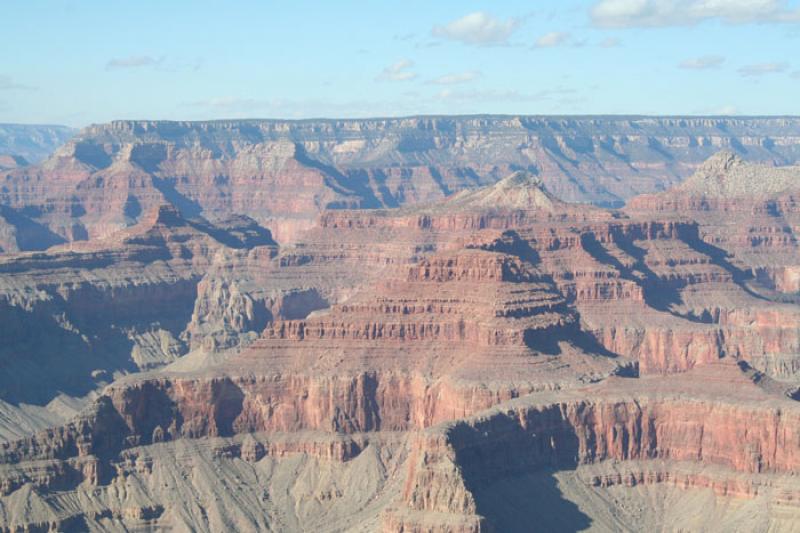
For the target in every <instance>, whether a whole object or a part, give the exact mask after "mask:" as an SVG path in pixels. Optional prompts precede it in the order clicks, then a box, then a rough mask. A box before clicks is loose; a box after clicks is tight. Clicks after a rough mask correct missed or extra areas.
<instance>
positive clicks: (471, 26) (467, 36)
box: [431, 11, 520, 46]
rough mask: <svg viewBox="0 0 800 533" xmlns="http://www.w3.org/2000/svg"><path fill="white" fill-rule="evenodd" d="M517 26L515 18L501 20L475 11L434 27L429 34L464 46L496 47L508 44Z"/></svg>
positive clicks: (517, 22)
mask: <svg viewBox="0 0 800 533" xmlns="http://www.w3.org/2000/svg"><path fill="white" fill-rule="evenodd" d="M519 24H520V22H519V20H517V19H515V18H509V19H506V20H501V19H498V18H495V17H493V16H492V15H490V14H488V13H486V12H484V11H477V12H475V13H470V14H469V15H465V16H463V17H461V18H459V19H456V20H454V21H452V22H449V23H448V24H445V25H444V26H434V28H433V30H431V34H432V35H433V36H434V37H441V38H443V39H450V40H453V41H460V42H462V43H465V44H473V45H483V46H487V45H497V44H505V43H506V42H508V39H509V38H510V37H511V35H512V34H513V33H514V31H516V29H517V28H518V27H519Z"/></svg>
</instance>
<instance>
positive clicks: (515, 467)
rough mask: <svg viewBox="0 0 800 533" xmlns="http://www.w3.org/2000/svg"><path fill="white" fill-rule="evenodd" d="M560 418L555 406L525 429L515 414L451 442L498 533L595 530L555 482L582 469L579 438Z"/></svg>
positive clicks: (456, 432)
mask: <svg viewBox="0 0 800 533" xmlns="http://www.w3.org/2000/svg"><path fill="white" fill-rule="evenodd" d="M540 417H541V418H540ZM560 418H561V413H560V411H559V408H558V406H554V407H547V408H544V409H543V410H541V411H537V412H536V414H535V415H533V418H531V419H529V420H527V422H526V424H525V428H523V426H522V425H521V424H520V419H519V418H518V417H517V416H513V415H512V414H510V413H507V414H497V415H495V416H493V417H492V418H491V419H489V420H487V421H486V422H485V423H479V424H477V425H476V426H470V425H467V424H462V425H459V426H457V427H455V428H453V430H452V432H451V435H450V439H451V442H453V445H454V448H455V450H456V462H457V464H458V465H459V466H460V467H461V473H462V475H463V476H464V483H465V485H466V487H467V489H468V490H469V491H470V492H471V493H472V495H473V497H474V498H475V504H476V507H477V512H478V514H480V515H481V516H483V517H484V518H486V520H487V521H488V522H489V524H490V525H491V527H492V528H493V530H494V531H503V532H511V533H515V532H520V533H521V532H533V531H543V532H561V531H564V532H566V531H581V530H584V529H587V528H589V527H590V526H591V525H592V519H591V517H589V516H588V515H586V514H584V513H583V512H582V511H581V510H580V508H578V506H577V505H576V504H575V503H573V502H571V501H569V500H568V499H566V498H565V497H564V495H563V493H562V492H561V490H560V489H559V486H558V481H557V480H556V477H555V476H554V473H555V472H556V471H559V470H574V469H575V468H576V466H577V464H578V450H579V444H578V436H577V435H576V433H575V429H574V428H573V427H572V426H570V425H569V424H568V423H566V422H563V423H558V422H557V420H559V419H560ZM544 421H547V423H543V422H544Z"/></svg>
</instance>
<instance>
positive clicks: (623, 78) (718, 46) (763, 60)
mask: <svg viewBox="0 0 800 533" xmlns="http://www.w3.org/2000/svg"><path fill="white" fill-rule="evenodd" d="M0 18H2V20H4V24H3V32H2V37H0V122H16V123H46V124H66V125H69V126H74V127H81V126H86V125H88V124H91V123H100V122H108V121H110V120H115V119H168V120H202V119H220V118H245V117H250V118H318V117H333V118H348V117H376V116H404V115H416V114H480V113H501V114H649V115H686V114H688V115H718V114H721V115H800V97H798V95H800V53H798V52H800V0H670V1H668V0H583V1H570V0H561V1H549V0H548V1H517V0H507V1H499V0H495V1H491V2H489V1H483V2H472V1H463V0H462V1H450V0H405V1H402V2H395V1H390V0H382V1H377V0H372V1H367V0H362V1H357V0H338V1H336V2H334V1H330V0H329V1H313V2H312V1H301V0H294V1H288V0H282V1H255V0H228V1H225V2H223V1H217V2H212V1H205V0H158V1H156V0H138V1H136V2H133V1H123V0H102V1H101V0H71V1H67V0H4V2H3V3H2V5H0Z"/></svg>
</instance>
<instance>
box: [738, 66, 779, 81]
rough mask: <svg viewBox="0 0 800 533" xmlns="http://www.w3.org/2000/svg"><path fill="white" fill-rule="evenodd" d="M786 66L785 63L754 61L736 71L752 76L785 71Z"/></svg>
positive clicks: (745, 75) (748, 76)
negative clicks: (752, 63)
mask: <svg viewBox="0 0 800 533" xmlns="http://www.w3.org/2000/svg"><path fill="white" fill-rule="evenodd" d="M788 68H789V65H787V64H786V63H756V64H754V65H745V66H743V67H740V68H739V70H738V72H739V74H741V75H742V76H744V77H747V78H753V77H756V76H764V75H766V74H778V73H780V72H785V71H786V69H788Z"/></svg>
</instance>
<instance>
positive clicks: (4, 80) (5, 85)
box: [0, 74, 36, 91]
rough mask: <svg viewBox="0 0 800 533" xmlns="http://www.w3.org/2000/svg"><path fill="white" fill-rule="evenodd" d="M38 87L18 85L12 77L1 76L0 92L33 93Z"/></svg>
mask: <svg viewBox="0 0 800 533" xmlns="http://www.w3.org/2000/svg"><path fill="white" fill-rule="evenodd" d="M35 89H36V87H31V86H30V85H24V84H22V83H17V82H16V81H14V79H13V78H12V77H11V76H8V75H4V74H0V91H33V90H35Z"/></svg>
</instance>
